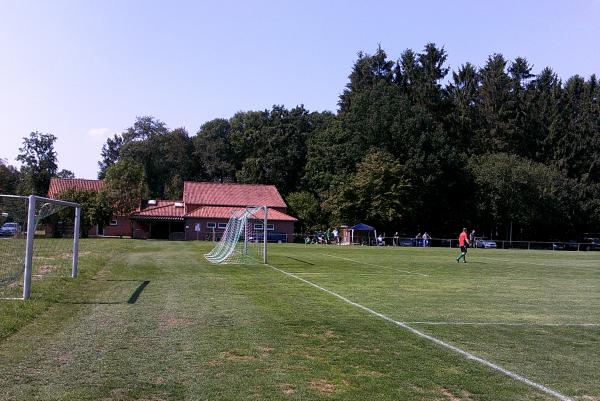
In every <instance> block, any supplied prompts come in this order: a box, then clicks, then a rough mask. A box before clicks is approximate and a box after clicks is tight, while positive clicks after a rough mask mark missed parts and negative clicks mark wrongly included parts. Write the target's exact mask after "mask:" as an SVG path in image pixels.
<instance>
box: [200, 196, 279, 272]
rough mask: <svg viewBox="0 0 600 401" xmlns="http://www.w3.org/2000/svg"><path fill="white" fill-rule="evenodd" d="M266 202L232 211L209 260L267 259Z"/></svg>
mask: <svg viewBox="0 0 600 401" xmlns="http://www.w3.org/2000/svg"><path fill="white" fill-rule="evenodd" d="M267 213H268V209H267V207H266V206H258V207H247V208H245V209H240V210H236V211H234V212H233V214H232V216H231V218H230V219H229V222H228V223H227V227H226V228H225V231H224V232H223V235H222V236H221V240H220V241H219V242H218V243H217V245H216V246H215V247H214V248H213V249H212V250H211V251H210V252H209V253H206V254H204V257H205V258H206V260H208V261H209V262H211V263H215V264H244V263H256V262H263V263H267V238H268V236H267V235H266V232H267Z"/></svg>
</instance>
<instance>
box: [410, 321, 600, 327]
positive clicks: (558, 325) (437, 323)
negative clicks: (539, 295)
mask: <svg viewBox="0 0 600 401" xmlns="http://www.w3.org/2000/svg"><path fill="white" fill-rule="evenodd" d="M402 323H405V324H426V325H430V326H523V327H600V323H526V322H523V323H519V322H514V323H511V322H402Z"/></svg>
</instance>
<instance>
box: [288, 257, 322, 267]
mask: <svg viewBox="0 0 600 401" xmlns="http://www.w3.org/2000/svg"><path fill="white" fill-rule="evenodd" d="M286 258H288V259H293V260H296V261H298V262H301V263H306V264H307V265H311V266H314V265H315V264H314V263H310V262H307V261H306V260H302V259H298V258H292V257H291V256H286Z"/></svg>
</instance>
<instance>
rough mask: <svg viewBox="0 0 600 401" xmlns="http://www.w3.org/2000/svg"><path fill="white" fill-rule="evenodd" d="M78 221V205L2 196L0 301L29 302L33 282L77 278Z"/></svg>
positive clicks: (35, 198) (25, 197) (0, 218)
mask: <svg viewBox="0 0 600 401" xmlns="http://www.w3.org/2000/svg"><path fill="white" fill-rule="evenodd" d="M79 218H80V206H79V205H78V204H75V203H71V202H64V201H59V200H54V199H48V198H42V197H38V196H33V195H32V196H29V197H27V196H17V195H0V298H9V299H28V298H29V296H30V293H31V283H32V282H37V281H41V280H44V279H49V278H51V277H52V278H56V277H61V276H62V277H66V276H69V275H70V276H71V277H75V276H76V275H77V256H78V247H79ZM75 233H77V235H75Z"/></svg>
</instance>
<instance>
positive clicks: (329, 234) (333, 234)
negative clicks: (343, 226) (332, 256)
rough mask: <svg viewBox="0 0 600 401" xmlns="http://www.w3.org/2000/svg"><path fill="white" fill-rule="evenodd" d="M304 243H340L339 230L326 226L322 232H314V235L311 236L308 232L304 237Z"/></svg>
mask: <svg viewBox="0 0 600 401" xmlns="http://www.w3.org/2000/svg"><path fill="white" fill-rule="evenodd" d="M304 243H305V244H311V243H312V244H336V245H339V243H340V232H339V230H338V229H337V228H334V229H333V230H332V229H330V228H328V229H327V231H325V232H324V233H315V235H314V237H313V238H311V237H310V235H309V234H306V235H305V237H304Z"/></svg>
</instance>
